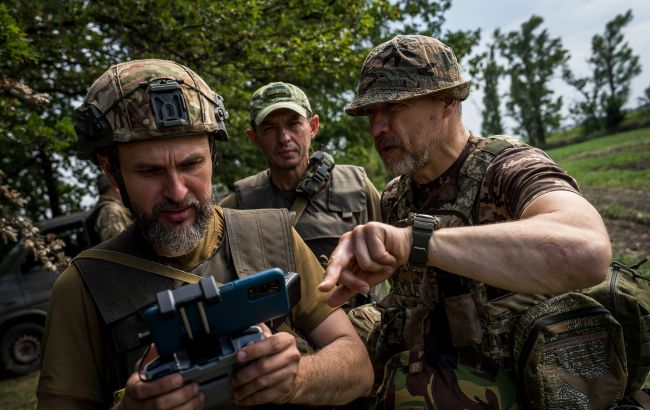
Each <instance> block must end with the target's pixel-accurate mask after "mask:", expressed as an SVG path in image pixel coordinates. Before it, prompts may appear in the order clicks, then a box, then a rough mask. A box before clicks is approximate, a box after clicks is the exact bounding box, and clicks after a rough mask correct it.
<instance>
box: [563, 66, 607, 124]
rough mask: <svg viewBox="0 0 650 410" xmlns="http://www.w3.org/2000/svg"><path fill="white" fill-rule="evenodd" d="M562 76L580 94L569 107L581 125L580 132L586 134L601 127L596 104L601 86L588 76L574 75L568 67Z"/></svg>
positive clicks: (598, 107)
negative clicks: (580, 97)
mask: <svg viewBox="0 0 650 410" xmlns="http://www.w3.org/2000/svg"><path fill="white" fill-rule="evenodd" d="M562 77H563V78H564V81H566V82H567V83H568V84H570V85H572V86H573V87H575V88H576V90H578V92H579V93H580V95H582V100H581V101H577V102H574V103H573V105H572V106H571V107H570V108H569V112H570V113H571V115H572V116H573V118H574V119H575V122H576V123H577V124H579V125H580V126H581V127H582V133H583V134H585V135H587V134H590V133H592V132H595V131H599V130H601V129H603V122H602V119H601V115H600V106H599V104H598V100H599V95H600V91H601V88H600V87H598V86H596V85H595V84H594V82H593V81H591V79H590V78H588V77H576V76H575V75H574V74H573V72H571V70H570V69H569V67H565V68H564V70H563V74H562Z"/></svg>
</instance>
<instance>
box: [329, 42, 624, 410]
mask: <svg viewBox="0 0 650 410" xmlns="http://www.w3.org/2000/svg"><path fill="white" fill-rule="evenodd" d="M469 87H470V81H469V80H468V79H464V78H463V77H462V76H461V70H460V65H459V63H458V60H457V59H456V56H455V55H454V53H453V51H452V50H451V49H450V48H449V47H448V46H447V45H445V44H444V43H443V42H441V41H440V40H438V39H435V38H432V37H426V36H421V35H398V36H396V37H395V38H393V39H391V40H388V41H386V42H384V43H382V44H380V45H378V46H377V47H375V48H374V49H373V50H372V51H371V52H370V53H369V54H368V56H367V57H366V59H365V61H364V63H363V67H362V69H361V74H360V79H359V85H358V90H357V94H356V96H355V98H354V99H353V100H352V102H351V103H350V104H349V105H348V106H347V107H346V109H345V111H346V113H348V114H349V115H354V116H358V115H365V116H367V117H368V121H369V125H370V133H371V134H372V137H373V139H374V144H375V148H376V149H377V152H378V153H379V155H380V157H381V158H382V160H383V161H384V164H385V166H386V168H387V169H388V170H389V171H390V172H391V174H393V175H394V176H395V177H396V178H395V179H393V180H392V181H391V182H390V183H389V184H388V185H387V186H386V188H385V189H384V192H383V193H382V198H381V213H382V222H383V223H375V224H366V225H362V226H358V227H356V228H355V229H354V231H352V232H350V233H349V234H348V235H346V236H344V237H343V238H342V239H341V241H340V242H339V245H338V246H337V248H336V249H335V250H334V251H333V253H332V256H331V259H332V261H331V263H330V264H329V265H328V267H327V271H326V276H325V278H324V280H323V282H321V285H320V287H319V288H320V289H321V290H323V291H328V290H331V289H334V288H335V287H336V290H335V291H334V293H333V295H332V296H331V297H330V299H329V303H330V304H332V305H338V304H341V303H343V302H344V301H345V300H346V299H347V298H349V297H350V296H351V295H354V293H355V292H362V291H364V290H365V289H367V288H368V287H369V286H372V285H373V284H375V283H377V282H378V281H380V280H384V279H386V278H388V281H389V282H390V284H391V291H390V293H389V295H388V296H387V297H386V298H385V299H384V300H383V301H382V302H381V303H379V304H378V307H379V309H380V311H381V320H380V322H379V323H378V324H377V325H376V326H375V327H374V328H373V329H372V330H371V331H370V335H369V336H368V340H367V347H368V351H369V352H370V355H371V359H372V360H373V366H374V368H375V371H376V373H375V385H376V387H377V390H375V394H376V395H377V406H376V408H377V409H393V408H405V407H409V408H414V407H417V408H450V409H451V408H454V409H455V408H464V409H479V408H480V409H488V408H489V409H506V408H513V406H515V405H516V404H517V402H518V399H519V398H520V397H521V394H522V391H520V390H519V389H517V388H516V386H515V383H514V382H513V380H514V379H515V376H516V375H515V374H514V372H513V368H514V364H513V359H512V357H511V352H512V351H513V350H512V343H511V341H512V338H511V333H509V332H510V331H511V330H512V329H513V327H514V326H515V322H516V320H517V319H518V318H519V317H520V315H521V310H519V311H518V310H517V309H514V308H512V310H510V309H511V307H513V306H515V305H516V306H522V305H521V301H523V300H526V304H528V305H529V306H533V305H535V304H536V303H539V301H540V300H544V298H545V297H543V296H541V295H548V294H558V293H562V292H568V291H570V290H572V289H580V288H585V287H588V286H592V285H594V284H596V283H598V282H600V281H601V280H603V279H604V277H605V275H606V274H607V269H608V264H609V260H608V257H609V255H610V245H609V241H608V237H607V232H606V230H605V227H604V224H603V221H602V218H601V217H600V215H599V214H598V213H597V212H596V210H595V209H594V208H593V207H592V206H591V205H590V204H589V203H588V202H587V201H586V200H585V199H584V198H583V197H582V196H581V195H580V193H579V191H578V187H577V184H576V182H575V180H573V178H571V177H570V176H569V175H568V174H567V173H566V171H565V170H563V169H562V168H560V167H559V166H558V165H557V164H555V163H554V162H553V161H552V160H551V159H550V158H549V157H548V156H547V155H546V154H545V153H544V152H543V151H541V150H539V149H537V148H533V147H530V146H527V145H526V144H524V143H523V142H521V141H519V140H517V139H515V138H512V137H507V136H491V137H487V138H482V137H479V136H476V135H473V134H471V133H470V132H469V131H468V130H467V129H466V128H465V126H464V125H463V122H462V118H461V114H462V113H461V109H460V104H461V101H463V100H465V99H467V97H468V95H469ZM503 222H507V223H503ZM488 224H489V225H490V229H486V228H485V227H481V226H479V225H488ZM569 232H573V233H574V234H570V233H569ZM560 237H561V238H562V239H561V240H560V239H557V240H558V241H560V242H561V243H562V244H563V245H562V246H561V247H562V252H560V253H561V254H562V255H561V256H560V255H558V252H557V248H556V247H555V248H554V246H549V244H551V243H555V244H556V245H557V244H558V243H559V242H556V238H560ZM585 253H588V254H589V258H594V260H597V261H598V262H597V265H594V264H592V262H591V259H589V258H585ZM579 261H582V262H579ZM586 265H589V267H588V268H587V267H586ZM356 275H358V276H357V277H355V276H356ZM540 278H544V280H540ZM337 285H338V286H337ZM517 292H521V293H517ZM522 294H526V295H527V296H522ZM505 295H510V296H508V298H506V296H505ZM535 295H536V296H535ZM536 297H537V299H536ZM493 299H497V300H498V301H499V302H496V301H493ZM514 300H517V302H516V303H514ZM492 303H498V306H500V307H499V308H496V307H495V306H496V305H494V304H492ZM501 308H503V310H499V309H501ZM497 310H498V313H495V312H496V311H497ZM522 310H523V309H522ZM493 315H496V316H493ZM506 318H507V319H506ZM600 359H602V363H604V365H603V366H601V367H599V370H598V371H599V372H601V371H602V374H611V373H612V369H611V368H607V366H609V364H608V363H610V361H609V359H607V358H600ZM600 359H599V360H600ZM574 364H576V366H577V368H576V369H575V371H568V370H566V369H564V370H562V371H558V372H557V374H558V375H560V374H561V375H562V376H560V377H559V378H558V380H559V379H562V383H563V384H562V388H564V387H567V388H569V387H570V388H573V386H575V385H579V384H583V385H585V386H589V389H590V390H589V391H599V390H598V389H597V388H595V389H593V390H591V389H592V388H593V387H594V385H593V384H591V383H592V381H591V380H588V379H585V378H582V376H581V375H582V374H586V373H588V372H587V371H586V369H584V368H580V365H579V364H578V362H575V363H574ZM565 370H566V373H562V372H563V371H565ZM569 373H570V374H569ZM564 375H568V376H566V378H564V377H565V376H564ZM556 390H557V391H560V389H559V387H558V389H556ZM562 391H563V392H564V390H562ZM616 394H618V392H617V389H616V388H613V389H611V392H610V391H608V393H607V394H606V396H607V397H606V398H605V401H607V400H609V399H613V398H615V395H616ZM558 397H559V396H558ZM575 397H576V398H578V399H577V400H578V401H577V402H575V401H571V400H573V399H570V400H569V401H571V405H568V404H567V403H568V402H566V403H565V402H563V403H562V404H554V407H557V408H568V407H576V408H578V407H580V406H581V405H582V404H581V401H580V400H583V401H584V402H585V403H586V402H587V401H588V400H592V398H591V397H587V396H584V395H579V394H576V395H575ZM602 398H603V397H599V398H597V399H596V398H594V399H593V400H601V399H602ZM550 400H552V399H550ZM602 403H603V402H602V401H592V402H589V404H588V405H586V407H589V408H604V407H606V406H605V405H602ZM542 407H543V406H542V405H540V404H536V403H533V402H531V401H528V402H526V404H525V405H523V408H542Z"/></svg>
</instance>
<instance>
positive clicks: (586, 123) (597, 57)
mask: <svg viewBox="0 0 650 410" xmlns="http://www.w3.org/2000/svg"><path fill="white" fill-rule="evenodd" d="M632 18H633V17H632V10H628V11H627V12H626V13H625V14H618V15H617V16H616V17H614V18H613V19H612V20H610V21H608V22H607V24H606V25H605V32H604V33H603V34H602V35H600V34H596V35H595V36H593V37H592V39H591V57H589V59H588V63H589V65H590V67H591V75H590V76H587V77H575V76H574V75H573V74H572V73H571V72H569V71H568V70H567V69H565V73H564V79H565V81H567V82H568V83H569V84H570V85H572V86H574V87H575V88H576V89H577V90H578V91H579V92H580V94H581V95H582V96H583V100H582V101H579V102H577V103H576V104H575V105H574V106H573V107H572V113H573V114H575V115H576V116H577V118H578V123H580V124H581V125H582V126H583V128H584V132H585V133H589V132H592V131H596V130H600V129H605V130H607V131H615V130H616V129H618V126H619V125H620V123H621V122H622V121H623V119H624V118H625V112H624V111H623V105H625V103H626V102H627V100H628V98H629V96H630V84H631V82H632V79H633V78H634V77H636V76H638V75H639V74H640V73H641V65H640V64H639V56H637V55H634V54H633V51H632V48H631V47H630V46H629V44H628V43H627V42H626V41H625V38H624V34H623V28H624V27H625V26H626V25H628V24H629V23H630V21H632Z"/></svg>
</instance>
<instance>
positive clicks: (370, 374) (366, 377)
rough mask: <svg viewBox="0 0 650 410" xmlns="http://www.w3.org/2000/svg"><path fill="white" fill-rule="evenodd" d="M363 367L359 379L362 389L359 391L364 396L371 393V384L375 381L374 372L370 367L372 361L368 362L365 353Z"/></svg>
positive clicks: (368, 359)
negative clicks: (360, 379)
mask: <svg viewBox="0 0 650 410" xmlns="http://www.w3.org/2000/svg"><path fill="white" fill-rule="evenodd" d="M363 369H364V370H363V376H362V381H361V385H362V387H363V390H362V392H361V395H362V396H363V397H366V396H369V395H370V394H371V393H372V386H373V384H374V381H375V374H374V371H373V369H372V363H370V358H369V357H368V356H367V355H366V357H365V360H364V364H363Z"/></svg>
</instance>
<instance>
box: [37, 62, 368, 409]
mask: <svg viewBox="0 0 650 410" xmlns="http://www.w3.org/2000/svg"><path fill="white" fill-rule="evenodd" d="M226 118H227V112H226V110H225V107H224V104H223V99H222V98H221V97H220V96H219V95H217V94H216V93H215V92H214V91H212V90H211V89H210V87H209V86H208V85H207V84H206V83H205V81H204V80H203V79H202V78H201V77H199V76H198V75H197V74H196V73H195V72H193V71H192V70H190V69H189V68H187V67H185V66H182V65H180V64H177V63H175V62H172V61H166V60H135V61H130V62H126V63H120V64H116V65H114V66H112V67H110V68H109V69H108V70H107V71H106V72H105V73H104V74H103V75H102V76H101V77H100V78H98V79H97V80H96V81H95V83H94V84H93V85H92V86H91V87H90V89H89V91H88V93H87V95H86V98H85V100H84V103H83V105H82V106H81V107H79V108H78V109H77V110H76V119H75V130H76V132H77V136H78V145H79V155H80V157H82V158H84V159H90V160H92V161H94V162H96V163H98V164H99V165H100V166H101V168H102V169H103V171H104V172H105V173H106V175H107V176H108V177H109V178H110V180H111V184H112V185H113V186H116V187H119V190H120V193H121V196H122V199H123V201H124V203H125V205H126V206H127V207H128V208H129V209H130V210H131V211H132V213H133V215H134V218H135V223H134V224H132V225H131V226H130V227H129V228H127V229H126V230H125V231H123V232H122V233H120V234H119V235H117V236H115V237H113V238H112V239H110V240H108V241H106V242H103V243H101V244H100V245H98V246H96V247H94V248H92V249H91V250H89V251H85V252H82V253H81V254H80V255H78V256H77V257H76V258H75V259H74V261H73V263H72V264H71V265H70V266H69V267H68V269H66V270H65V271H64V272H63V273H62V274H61V276H60V277H59V279H58V280H57V282H56V283H55V285H54V288H53V291H52V298H51V303H50V310H49V312H48V316H47V323H46V326H45V335H44V343H43V346H44V349H43V351H44V353H43V362H42V369H41V373H40V379H39V383H38V388H37V396H38V408H39V409H97V408H109V407H111V406H113V408H114V409H132V408H134V409H135V408H159V409H162V408H170V409H171V408H183V409H199V408H203V405H204V403H205V395H204V393H203V392H201V390H200V387H199V384H198V383H193V382H188V381H187V380H183V377H182V376H181V374H179V373H172V374H168V375H164V376H162V377H160V378H157V379H155V380H145V379H144V377H143V374H142V373H141V370H142V368H141V367H139V366H140V365H141V364H143V363H147V362H148V361H149V360H151V359H153V358H154V357H155V355H156V352H155V348H152V350H151V351H150V352H152V354H150V355H148V356H147V357H145V358H144V359H142V358H141V357H142V355H143V352H144V351H145V349H147V347H148V346H147V344H146V343H145V342H143V341H141V340H140V338H139V337H138V335H139V334H143V333H144V332H146V331H147V325H146V322H145V321H144V319H143V316H144V315H143V312H144V310H145V309H146V308H148V307H149V306H151V304H152V303H154V302H155V301H156V294H157V293H158V292H161V291H166V290H169V289H173V288H176V287H179V286H181V285H182V284H183V283H186V282H191V283H194V282H196V281H198V280H199V279H200V278H201V277H205V276H208V275H213V276H214V278H215V280H216V281H217V282H219V283H226V282H230V281H232V280H234V279H237V278H241V277H245V276H248V275H252V274H255V273H256V272H259V271H261V270H265V269H268V268H270V267H279V268H281V269H283V270H285V271H291V272H298V273H299V274H300V279H301V280H300V285H301V286H300V294H301V295H300V300H299V302H298V303H297V304H296V305H295V306H294V307H293V308H292V309H291V313H290V315H289V316H290V323H291V325H292V326H293V327H294V329H295V330H296V331H297V332H299V333H301V334H303V335H305V336H306V337H307V338H309V340H310V341H311V342H312V344H313V345H314V346H315V347H316V349H317V351H316V352H315V353H313V354H310V355H305V356H302V355H301V354H300V352H299V350H298V348H297V346H296V338H295V337H294V336H293V334H290V333H287V332H282V331H280V332H277V333H273V334H272V333H271V331H270V330H269V328H268V327H266V326H264V324H260V327H261V328H262V329H263V330H264V335H265V338H264V339H263V340H261V341H258V342H256V343H253V344H249V345H246V346H245V347H242V348H241V349H240V350H239V351H238V352H237V354H236V360H237V370H236V371H234V373H233V375H232V377H231V379H230V380H229V381H228V382H227V384H226V386H225V387H226V388H227V387H231V388H232V394H233V399H234V403H230V404H233V406H235V407H236V406H238V405H242V406H248V405H259V404H267V403H282V404H283V405H284V403H294V404H309V405H320V404H329V405H332V404H343V403H347V402H349V401H351V400H353V399H355V398H356V397H358V396H360V395H363V394H366V393H367V392H368V391H369V389H370V387H371V384H372V374H371V373H372V369H371V365H370V361H369V359H368V355H367V352H366V349H365V348H364V346H363V343H362V342H361V341H360V340H359V337H358V336H357V334H356V333H355V331H354V329H353V327H352V325H351V324H350V322H349V320H348V319H347V317H346V315H345V313H344V312H343V311H342V310H341V309H338V308H331V307H329V306H328V305H327V303H326V295H324V294H321V293H319V292H318V291H317V289H316V288H317V283H318V281H319V280H321V279H322V275H323V269H322V267H321V266H320V264H319V262H318V260H317V259H316V257H315V256H314V255H313V253H312V252H310V251H309V248H308V247H307V246H306V245H305V243H304V242H303V241H302V239H301V238H300V236H299V235H298V234H297V233H296V232H295V230H293V229H292V228H291V219H290V214H289V213H288V212H287V211H286V210H255V211H245V210H231V209H222V208H220V207H218V206H215V205H214V204H213V202H212V201H213V199H212V198H213V196H212V192H211V190H212V185H211V178H212V172H213V164H214V162H213V155H214V151H215V150H216V149H217V146H216V143H215V140H227V138H228V135H227V133H226V128H225V119H226ZM269 238H273V240H272V241H269ZM188 337H189V338H192V336H191V334H190V335H188ZM153 347H155V346H153ZM203 348H208V346H204V347H203ZM217 349H218V347H216V348H215V350H217ZM192 353H193V352H190V354H192ZM227 396H228V395H227V394H226V393H224V397H227ZM233 406H228V408H231V407H233Z"/></svg>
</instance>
